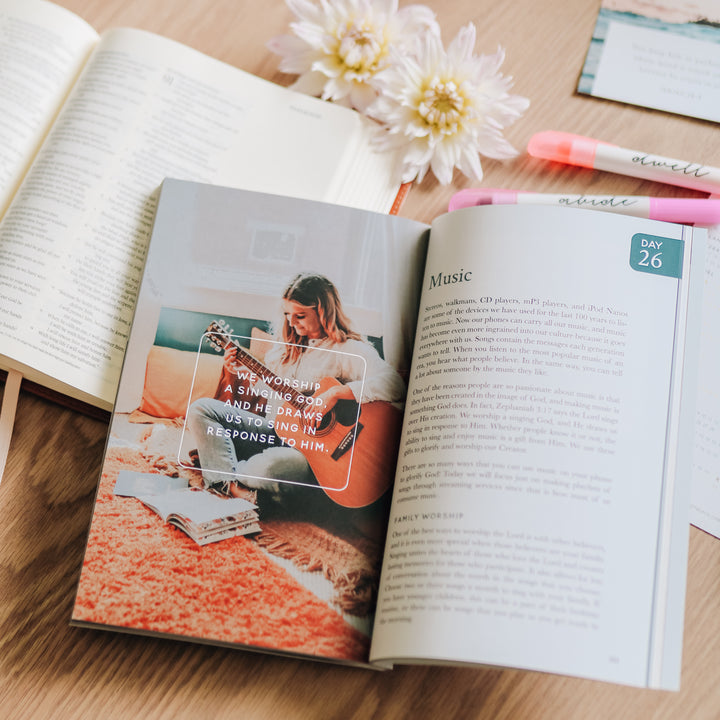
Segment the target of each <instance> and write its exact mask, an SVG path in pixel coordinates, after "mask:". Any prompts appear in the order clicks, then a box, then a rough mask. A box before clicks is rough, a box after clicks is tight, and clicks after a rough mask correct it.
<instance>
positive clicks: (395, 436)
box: [204, 322, 402, 508]
mask: <svg viewBox="0 0 720 720" xmlns="http://www.w3.org/2000/svg"><path fill="white" fill-rule="evenodd" d="M204 338H205V340H207V342H209V343H210V345H211V346H212V347H213V348H214V349H215V350H216V351H217V352H224V351H225V350H226V349H227V348H228V347H233V348H235V349H236V350H237V359H238V362H240V363H241V364H242V365H244V366H245V367H246V368H248V370H250V371H251V372H252V373H254V374H255V375H257V376H258V378H260V379H261V380H262V381H263V382H264V383H265V385H267V386H268V387H269V388H271V389H275V390H276V391H277V392H278V393H280V394H281V395H282V398H283V402H282V405H281V406H280V409H279V410H278V413H277V415H276V419H275V427H274V430H275V432H276V434H277V435H278V436H279V437H280V438H281V439H282V440H283V443H284V444H285V445H287V446H290V447H293V448H295V449H297V450H299V451H300V452H302V453H303V455H304V456H305V458H306V460H307V461H308V464H309V465H310V468H311V470H312V471H313V474H314V475H315V479H316V480H317V482H318V485H319V486H320V487H321V488H322V489H323V490H324V491H325V493H326V494H327V495H328V497H330V498H331V499H332V500H334V501H335V502H336V503H338V504H339V505H342V506H344V507H349V508H358V507H364V506H366V505H370V504H371V503H373V502H375V501H376V500H377V499H378V498H380V497H381V496H382V495H383V494H384V493H385V491H386V490H387V489H388V488H389V487H390V486H391V485H392V482H393V477H394V475H395V464H396V462H397V451H398V443H399V440H400V426H401V423H402V413H401V412H400V410H399V409H398V408H396V407H395V406H394V405H392V403H389V402H385V401H373V402H367V403H358V402H356V401H354V400H339V401H338V402H337V403H336V405H335V406H334V407H333V408H332V409H331V410H330V411H329V412H324V413H323V412H322V407H321V406H319V405H318V404H317V400H315V401H314V398H317V397H318V396H319V395H321V394H322V393H324V392H325V391H326V390H328V389H329V388H330V387H331V386H332V385H338V384H340V383H339V381H338V380H336V379H335V378H331V377H329V378H324V379H323V380H321V381H320V382H319V383H316V384H313V385H312V389H311V390H310V389H307V393H306V392H301V391H300V390H299V389H298V387H294V385H298V386H299V383H293V382H288V381H287V380H286V379H284V378H280V377H278V376H277V375H275V373H273V372H272V371H271V370H269V369H268V368H267V367H266V366H265V365H263V364H262V363H261V362H260V361H259V360H258V359H257V358H255V357H254V356H253V355H252V354H251V353H250V352H249V351H248V350H247V349H246V348H244V347H243V346H242V345H240V344H239V343H238V342H237V341H236V340H235V339H234V337H233V333H232V330H231V329H230V328H228V327H227V325H226V324H225V323H221V322H213V323H211V324H210V326H209V327H208V329H207V331H206V333H205V335H204ZM318 412H321V413H322V420H321V421H320V423H319V425H318V426H317V427H316V428H313V427H311V426H310V425H308V423H306V422H304V418H305V417H306V416H309V415H310V414H315V413H318ZM270 479H272V478H270Z"/></svg>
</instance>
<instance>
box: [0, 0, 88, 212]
mask: <svg viewBox="0 0 720 720" xmlns="http://www.w3.org/2000/svg"><path fill="white" fill-rule="evenodd" d="M97 37H98V36H97V33H96V32H95V31H94V30H93V29H92V28H91V27H90V26H89V25H88V24H87V23H86V22H85V21H84V20H81V19H80V18H79V17H77V16H75V15H73V14H72V13H70V12H68V11H67V10H65V9H64V8H61V7H59V6H57V5H53V4H51V3H49V2H42V1H37V0H0V107H1V108H2V117H1V118H0V217H2V213H3V212H4V211H5V209H6V208H7V205H8V203H9V202H10V199H11V198H12V196H13V193H14V192H15V190H16V188H17V185H18V184H19V182H20V180H21V179H22V176H23V175H24V174H25V172H26V170H27V168H28V166H29V164H30V162H31V161H32V158H33V156H34V155H35V152H36V150H37V148H38V147H39V145H40V143H41V142H42V140H43V138H44V137H45V133H46V132H47V130H48V127H49V126H50V124H51V123H52V121H53V119H54V117H55V115H56V114H57V112H58V110H59V109H60V105H61V104H62V101H63V100H64V99H65V96H66V95H67V93H68V92H69V90H70V87H71V86H72V84H73V83H74V82H75V80H76V78H77V75H78V73H79V72H80V69H81V67H82V65H83V63H84V62H85V60H86V59H87V56H88V54H89V53H90V50H91V49H92V47H93V45H94V44H95V43H96V42H97Z"/></svg>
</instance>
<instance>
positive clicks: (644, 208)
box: [448, 188, 720, 225]
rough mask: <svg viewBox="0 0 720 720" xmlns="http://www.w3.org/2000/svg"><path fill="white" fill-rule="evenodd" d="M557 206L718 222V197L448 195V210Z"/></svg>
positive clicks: (483, 191) (472, 191)
mask: <svg viewBox="0 0 720 720" xmlns="http://www.w3.org/2000/svg"><path fill="white" fill-rule="evenodd" d="M524 204H528V205H557V206H558V207H574V208H586V209H589V210H603V211H605V212H616V213H621V214H623V215H634V216H635V217H643V218H650V219H651V220H664V221H665V222H675V223H682V224H683V225H692V224H695V225H716V224H718V223H720V199H708V198H691V199H685V198H657V197H640V196H634V195H582V194H545V193H533V192H522V191H519V190H499V189H494V188H469V189H467V190H460V191H459V192H457V193H455V194H454V195H453V196H452V197H451V198H450V203H449V206H448V210H458V209H460V208H464V207H472V206H475V205H524Z"/></svg>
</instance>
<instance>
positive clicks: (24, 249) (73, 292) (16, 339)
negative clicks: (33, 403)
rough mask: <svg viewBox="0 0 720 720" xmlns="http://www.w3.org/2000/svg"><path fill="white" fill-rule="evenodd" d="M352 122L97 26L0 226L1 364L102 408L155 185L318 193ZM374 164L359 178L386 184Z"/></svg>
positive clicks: (188, 53) (112, 389)
mask: <svg viewBox="0 0 720 720" xmlns="http://www.w3.org/2000/svg"><path fill="white" fill-rule="evenodd" d="M364 132H365V126H364V124H362V123H361V121H360V117H359V115H358V114H357V113H354V112H351V111H349V110H347V109H346V108H341V107H335V106H332V105H330V104H329V103H324V102H322V101H319V100H317V99H315V98H311V97H307V96H304V95H300V94H298V93H294V92H291V91H289V90H286V89H285V88H281V87H279V86H277V85H274V84H272V83H269V82H267V81H264V80H261V79H259V78H256V77H254V76H252V75H248V74H247V73H244V72H242V71H240V70H237V69H236V68H233V67H231V66H229V65H226V64H223V63H221V62H219V61H217V60H214V59H212V58H209V57H207V56H205V55H202V54H201V53H198V52H196V51H194V50H192V49H190V48H187V47H185V46H182V45H179V44H177V43H175V42H173V41H170V40H167V39H164V38H161V37H158V36H155V35H151V34H149V33H146V32H142V31H133V30H114V31H111V32H109V33H106V34H105V35H104V36H103V38H102V40H101V42H100V43H99V44H98V46H97V48H96V49H95V51H94V52H93V54H92V56H91V59H90V61H89V62H88V64H87V66H86V68H85V70H84V72H83V74H82V76H81V78H80V79H79V81H78V83H77V85H76V86H75V88H74V90H73V93H72V94H71V96H70V98H69V99H68V101H67V103H66V105H65V107H64V109H63V111H62V113H61V114H60V116H59V117H58V119H57V121H56V122H55V124H54V126H53V129H52V132H51V133H50V135H49V137H48V140H47V142H46V143H45V145H44V147H43V150H42V151H41V153H40V154H39V155H38V157H37V159H36V161H35V163H34V165H33V167H32V168H31V170H30V172H29V174H28V176H27V177H26V179H25V181H24V183H23V185H22V187H21V188H20V190H19V192H18V194H17V196H16V198H15V201H14V202H13V204H12V206H11V207H10V209H9V211H8V213H7V216H6V217H5V218H4V220H3V222H2V224H0V286H1V287H3V302H2V304H0V325H2V327H3V333H4V342H3V350H2V352H3V355H4V356H5V358H6V360H3V363H4V364H6V365H12V366H13V367H15V369H18V370H20V371H21V372H23V373H24V374H25V375H26V377H28V379H30V380H35V381H37V382H40V383H41V384H46V385H48V386H49V387H52V388H53V389H56V390H59V391H60V392H64V393H66V394H70V395H73V396H75V397H78V398H80V399H83V400H86V401H88V402H91V403H93V404H97V405H99V406H100V407H104V408H106V409H109V408H110V407H111V406H112V402H113V400H114V398H115V393H116V390H117V382H118V377H119V372H120V367H121V363H122V357H123V352H124V349H125V345H126V342H127V335H128V329H129V327H130V322H131V320H132V314H133V309H134V305H135V297H136V294H137V289H138V284H139V280H140V275H141V271H142V268H143V263H144V260H145V253H146V248H147V243H148V241H149V237H150V229H151V225H152V220H153V215H154V210H155V203H156V192H155V191H156V189H157V188H158V187H159V185H160V183H161V182H162V181H163V179H164V178H165V177H175V178H180V179H192V180H196V181H201V182H214V183H217V184H224V185H230V186H234V187H244V188H248V189H253V190H260V191H265V192H274V193H277V194H287V195H296V196H300V197H304V198H312V199H316V200H334V199H335V197H334V193H336V192H337V189H338V187H339V186H340V185H342V184H343V183H341V181H340V179H339V177H338V173H341V172H343V171H345V170H347V167H348V163H349V162H350V160H349V159H348V158H347V157H346V155H345V153H346V150H347V148H348V146H349V144H350V145H351V146H352V145H353V143H352V142H351V141H355V142H357V136H358V135H359V134H360V135H362V134H363V133H364ZM377 162H378V164H377V165H376V166H375V170H376V171H377V173H376V174H375V175H372V174H371V175H365V176H364V177H365V180H366V185H372V184H380V185H382V186H383V187H385V188H387V182H389V180H388V179H389V176H390V170H389V163H390V159H389V158H388V157H384V158H383V159H382V160H379V159H378V161H377ZM364 167H365V169H367V163H366V164H365V165H364ZM382 167H385V170H384V171H383V170H382V169H381V168H382ZM383 182H385V183H386V184H385V185H383ZM357 202H358V203H359V204H361V205H362V204H363V203H368V204H369V209H376V210H381V211H385V212H386V211H388V210H389V208H390V206H391V204H392V197H390V195H388V196H387V197H381V198H379V197H377V195H376V193H371V194H370V196H360V197H359V199H358V200H357ZM374 203H378V205H379V206H377V207H375V206H374ZM8 361H10V362H8Z"/></svg>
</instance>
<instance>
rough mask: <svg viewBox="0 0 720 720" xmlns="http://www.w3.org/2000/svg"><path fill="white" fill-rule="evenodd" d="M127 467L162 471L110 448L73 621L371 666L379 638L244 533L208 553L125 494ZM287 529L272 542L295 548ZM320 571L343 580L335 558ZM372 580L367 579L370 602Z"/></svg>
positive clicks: (131, 454) (364, 580) (362, 583)
mask: <svg viewBox="0 0 720 720" xmlns="http://www.w3.org/2000/svg"><path fill="white" fill-rule="evenodd" d="M121 468H122V469H127V470H136V471H138V472H157V467H156V466H155V465H154V464H153V461H152V459H151V458H147V457H143V456H142V455H141V454H140V453H137V452H136V451H134V450H130V449H128V448H118V449H113V448H111V449H109V451H108V456H107V458H106V464H105V472H104V474H103V477H102V479H101V482H100V488H99V492H98V497H97V502H96V506H95V511H94V516H93V520H92V525H91V529H90V535H89V539H88V549H87V552H86V556H85V560H84V563H83V568H82V574H81V577H80V583H79V587H78V593H77V598H76V602H75V608H74V612H73V620H76V621H79V622H83V623H91V624H97V625H105V626H111V627H113V626H115V627H118V628H128V629H134V630H138V631H142V632H153V633H162V634H170V635H179V636H182V637H183V638H185V639H193V638H202V639H204V640H210V641H217V642H220V643H223V644H224V643H238V644H241V645H250V646H254V647H257V648H270V649H278V650H282V651H286V652H297V653H303V654H309V655H318V656H322V657H325V658H334V659H343V660H352V661H360V662H364V661H366V660H367V653H368V645H369V639H368V638H367V637H366V636H365V635H363V634H362V633H360V632H358V631H357V630H355V629H354V628H352V627H351V626H350V625H348V624H347V623H346V622H345V621H344V620H343V619H342V617H341V616H340V615H339V614H338V613H337V612H335V611H334V610H333V609H332V608H330V607H328V605H327V604H326V603H324V602H322V601H321V600H319V599H318V598H317V597H316V596H315V595H313V594H312V593H311V592H310V591H308V590H306V589H305V588H303V587H302V586H301V585H300V584H299V583H298V582H297V581H296V580H294V579H293V578H292V577H291V576H290V575H289V574H288V573H287V572H286V571H285V570H283V569H282V568H281V567H280V566H279V565H277V564H276V563H274V562H273V561H272V559H271V558H268V556H267V555H266V554H265V553H264V552H263V551H262V550H261V549H260V547H258V543H256V542H255V541H254V540H253V539H250V538H245V537H236V538H230V539H227V540H223V541H221V542H218V543H212V544H210V545H206V546H204V547H200V546H198V545H196V544H195V543H194V542H193V541H192V540H191V539H190V538H189V537H187V536H186V535H185V534H184V533H183V532H181V531H180V530H177V529H175V528H173V527H171V526H169V525H166V524H165V523H163V522H162V520H160V518H159V517H158V516H157V515H156V514H155V513H154V512H152V511H151V510H149V509H148V508H146V507H145V506H144V505H142V503H141V502H140V501H139V500H137V499H135V498H125V497H117V496H115V495H114V494H113V488H114V486H115V480H116V478H117V473H118V471H119V470H120V469H121ZM278 530H279V531H280V532H279V533H275V534H274V535H272V536H271V537H269V538H268V539H267V542H268V543H269V544H271V545H272V544H278V543H279V544H280V545H284V546H287V547H289V546H290V545H291V544H292V543H293V542H295V540H288V539H285V540H283V538H282V535H283V533H282V527H278ZM295 537H296V538H297V536H295ZM308 557H310V556H308ZM356 560H357V559H356ZM313 562H316V561H313ZM308 569H310V568H308ZM319 569H322V570H323V572H324V573H325V574H326V576H328V575H333V574H334V571H333V570H332V568H331V564H328V563H327V562H326V563H323V562H320V567H319ZM340 574H341V575H342V576H343V577H344V576H346V575H348V573H342V572H341V573H340ZM350 576H351V577H352V576H353V573H352V572H351V573H350ZM342 582H345V580H342ZM369 582H370V587H371V592H372V594H373V595H374V592H373V590H374V588H373V587H372V584H373V581H369ZM367 584H368V580H367V578H366V577H365V576H364V575H363V577H362V578H361V581H360V586H361V588H363V587H365V589H361V591H360V596H361V597H362V596H363V595H364V594H365V593H366V592H367V587H366V586H367ZM351 594H352V593H351ZM360 602H361V603H362V602H363V601H362V599H361V600H360Z"/></svg>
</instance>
